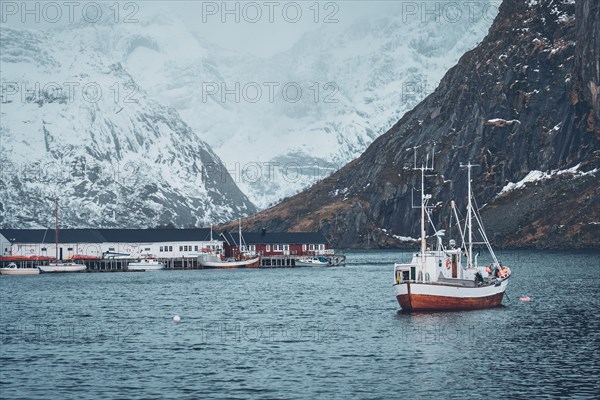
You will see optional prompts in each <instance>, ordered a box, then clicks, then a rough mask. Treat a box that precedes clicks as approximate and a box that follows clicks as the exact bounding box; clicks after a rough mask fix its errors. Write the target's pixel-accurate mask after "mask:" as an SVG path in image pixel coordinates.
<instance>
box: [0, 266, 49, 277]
mask: <svg viewBox="0 0 600 400" xmlns="http://www.w3.org/2000/svg"><path fill="white" fill-rule="evenodd" d="M39 273H40V270H39V269H37V268H36V267H23V266H20V265H17V264H15V263H10V264H8V265H7V266H6V267H2V268H0V275H38V274H39Z"/></svg>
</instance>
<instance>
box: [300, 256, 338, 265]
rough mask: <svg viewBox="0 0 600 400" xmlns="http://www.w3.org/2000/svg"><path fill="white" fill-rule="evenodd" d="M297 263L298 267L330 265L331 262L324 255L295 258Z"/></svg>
mask: <svg viewBox="0 0 600 400" xmlns="http://www.w3.org/2000/svg"><path fill="white" fill-rule="evenodd" d="M295 265H296V267H328V266H330V265H331V262H330V261H329V259H327V258H326V257H323V256H314V257H300V258H297V259H296V260H295Z"/></svg>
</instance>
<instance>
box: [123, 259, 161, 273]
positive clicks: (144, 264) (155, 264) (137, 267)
mask: <svg viewBox="0 0 600 400" xmlns="http://www.w3.org/2000/svg"><path fill="white" fill-rule="evenodd" d="M127 269H128V270H129V271H160V270H161V269H165V264H163V263H162V262H160V261H158V260H157V259H155V258H143V259H141V260H138V261H135V262H130V263H129V264H127Z"/></svg>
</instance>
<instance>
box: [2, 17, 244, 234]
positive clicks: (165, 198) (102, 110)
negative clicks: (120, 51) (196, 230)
mask: <svg viewBox="0 0 600 400" xmlns="http://www.w3.org/2000/svg"><path fill="white" fill-rule="evenodd" d="M68 28H69V29H66V28H55V29H53V30H51V31H50V30H49V31H46V32H43V33H42V32H39V31H32V30H24V29H10V28H6V27H2V29H0V74H1V80H2V99H1V103H0V107H1V109H0V117H1V118H0V120H1V121H0V158H1V159H0V163H1V171H0V172H1V175H0V225H1V226H3V227H18V228H25V227H38V226H48V225H51V224H52V221H53V216H54V196H55V195H58V196H59V197H60V199H61V200H60V203H61V222H62V223H61V225H62V226H71V227H76V226H78V227H81V226H95V227H111V226H127V227H147V226H157V225H163V224H174V225H176V226H189V225H204V226H205V225H206V224H208V223H212V222H218V221H227V220H230V219H232V218H236V217H238V216H240V215H245V214H248V213H251V212H253V211H255V207H254V206H253V204H252V203H251V202H250V201H249V200H248V198H247V197H246V196H245V195H244V194H243V193H242V192H241V191H240V190H239V189H238V187H237V186H236V184H235V183H234V182H233V180H232V178H231V176H229V175H228V174H227V172H226V170H225V168H224V167H223V165H222V163H221V161H220V159H219V157H218V156H217V155H216V154H215V153H214V152H213V151H212V149H211V148H210V146H208V145H207V144H206V143H205V142H204V141H202V140H201V139H200V135H198V134H197V133H196V132H194V131H193V130H192V128H190V126H189V125H188V124H186V123H185V122H184V121H183V120H182V119H181V117H180V115H179V114H178V112H177V111H176V110H175V109H174V108H172V107H169V106H165V105H163V104H161V103H160V102H157V101H156V100H153V99H151V98H149V97H148V96H147V95H146V93H145V92H144V91H143V89H142V88H140V87H139V85H137V84H136V82H135V81H134V79H133V78H132V77H131V76H130V74H129V73H128V72H127V71H126V70H125V69H124V68H123V66H122V64H121V63H120V62H119V61H118V59H117V58H116V57H115V52H114V51H113V47H115V48H118V47H120V46H125V45H127V43H135V37H130V36H129V37H127V38H125V39H126V40H125V41H122V42H118V43H112V42H111V41H110V40H108V41H107V40H106V39H107V38H110V37H111V35H108V36H105V35H104V32H110V31H111V30H112V29H113V26H111V24H109V23H107V24H103V23H100V24H97V25H96V26H90V24H87V25H86V24H81V25H80V26H77V25H75V26H69V27H68Z"/></svg>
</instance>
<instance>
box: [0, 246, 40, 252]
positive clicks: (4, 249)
mask: <svg viewBox="0 0 600 400" xmlns="http://www.w3.org/2000/svg"><path fill="white" fill-rule="evenodd" d="M4 251H8V249H4ZM42 251H48V249H47V248H45V247H42Z"/></svg>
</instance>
